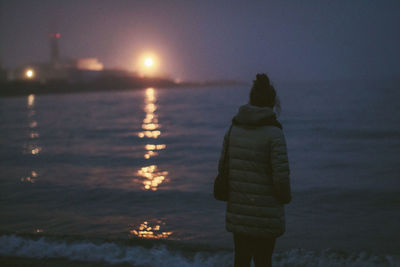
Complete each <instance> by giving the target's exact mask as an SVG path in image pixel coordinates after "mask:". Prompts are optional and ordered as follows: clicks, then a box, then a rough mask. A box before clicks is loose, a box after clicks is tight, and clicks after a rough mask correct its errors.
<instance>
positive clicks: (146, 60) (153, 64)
mask: <svg viewBox="0 0 400 267" xmlns="http://www.w3.org/2000/svg"><path fill="white" fill-rule="evenodd" d="M160 62H161V61H160V58H159V56H157V55H156V54H154V53H152V52H149V53H143V54H142V55H141V56H139V58H138V61H137V62H136V71H138V73H139V74H140V75H143V76H154V75H159V74H160Z"/></svg>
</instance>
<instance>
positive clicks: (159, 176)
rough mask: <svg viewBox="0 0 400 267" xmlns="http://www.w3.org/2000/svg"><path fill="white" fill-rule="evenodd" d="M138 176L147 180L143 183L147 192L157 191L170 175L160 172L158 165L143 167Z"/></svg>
mask: <svg viewBox="0 0 400 267" xmlns="http://www.w3.org/2000/svg"><path fill="white" fill-rule="evenodd" d="M137 175H139V176H141V177H143V178H145V180H144V181H143V184H144V188H145V189H146V190H149V189H151V190H153V191H156V190H157V187H158V185H159V184H161V183H162V182H163V181H164V180H165V179H166V176H167V175H168V172H167V171H158V170H157V166H156V165H151V166H147V167H142V168H141V169H140V170H139V171H138V172H137Z"/></svg>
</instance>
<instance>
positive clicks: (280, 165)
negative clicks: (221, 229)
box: [219, 104, 291, 237]
mask: <svg viewBox="0 0 400 267" xmlns="http://www.w3.org/2000/svg"><path fill="white" fill-rule="evenodd" d="M227 145H228V144H227V135H225V138H224V145H223V149H222V153H221V157H220V161H219V171H222V168H223V167H222V163H223V161H224V152H225V149H226V148H227ZM228 154H229V156H228V157H229V187H230V199H229V201H228V203H227V211H226V228H227V230H228V231H229V232H233V233H237V234H243V235H247V236H255V237H278V236H280V235H282V234H283V233H284V232H285V215H284V204H287V203H289V202H290V200H291V192H290V179H289V162H288V157H287V150H286V142H285V137H284V135H283V132H282V130H281V129H280V124H279V123H278V122H277V121H276V116H275V113H274V112H273V110H272V109H271V108H268V107H256V106H252V105H249V104H247V105H244V106H242V107H240V109H239V112H238V114H237V115H236V116H235V118H234V124H233V127H232V130H231V135H230V140H229V151H228Z"/></svg>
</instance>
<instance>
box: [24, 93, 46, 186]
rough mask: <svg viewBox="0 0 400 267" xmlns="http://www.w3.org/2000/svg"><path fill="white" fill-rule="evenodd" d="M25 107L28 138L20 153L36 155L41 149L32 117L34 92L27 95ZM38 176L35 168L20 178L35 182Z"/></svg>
mask: <svg viewBox="0 0 400 267" xmlns="http://www.w3.org/2000/svg"><path fill="white" fill-rule="evenodd" d="M26 107H27V113H28V126H29V139H28V142H27V143H26V144H25V145H24V149H23V151H22V153H23V154H28V155H38V154H39V153H40V152H41V151H42V148H41V147H40V145H39V142H38V141H37V139H38V138H39V137H40V135H39V132H38V131H37V127H38V123H37V121H36V120H35V117H34V116H35V114H36V111H35V95H34V94H30V95H28V98H27V104H26ZM38 176H39V175H38V171H37V170H30V171H29V172H28V175H26V176H25V177H22V178H21V179H20V180H21V182H28V183H35V182H36V180H37V178H38Z"/></svg>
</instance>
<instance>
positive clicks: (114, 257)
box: [0, 235, 400, 267]
mask: <svg viewBox="0 0 400 267" xmlns="http://www.w3.org/2000/svg"><path fill="white" fill-rule="evenodd" d="M0 255H5V256H20V257H26V258H39V259H41V258H67V259H69V260H80V261H88V262H99V261H104V262H108V263H131V264H133V265H135V266H194V267H196V266H232V265H233V253H229V252H217V253H208V252H198V253H196V254H195V256H194V257H186V256H183V255H182V253H180V252H176V251H172V250H170V249H168V248H167V247H166V246H154V247H153V248H150V249H149V248H144V247H141V246H120V245H117V244H115V243H102V244H95V243H92V242H88V241H87V242H83V241H80V242H73V243H67V242H64V241H52V240H48V239H46V238H44V237H42V238H40V239H38V240H32V239H28V238H23V237H19V236H16V235H3V236H1V237H0ZM273 262H274V266H277V267H281V266H282V267H283V266H316V267H319V266H321V267H322V266H323V267H327V266H328V267H329V266H332V267H333V266H341V267H342V266H344V267H346V266H357V267H358V266H360V267H361V266H363V267H368V266H389V267H392V266H400V259H399V258H398V257H394V256H390V255H386V256H378V255H374V254H368V253H358V254H346V253H343V252H335V251H331V250H325V251H323V252H310V251H305V250H301V249H294V250H290V251H286V252H279V253H275V254H274V258H273Z"/></svg>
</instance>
